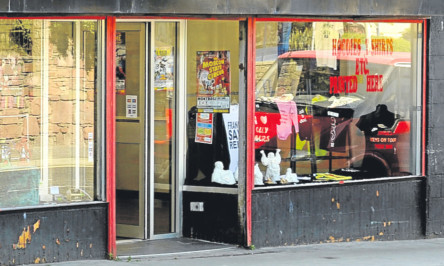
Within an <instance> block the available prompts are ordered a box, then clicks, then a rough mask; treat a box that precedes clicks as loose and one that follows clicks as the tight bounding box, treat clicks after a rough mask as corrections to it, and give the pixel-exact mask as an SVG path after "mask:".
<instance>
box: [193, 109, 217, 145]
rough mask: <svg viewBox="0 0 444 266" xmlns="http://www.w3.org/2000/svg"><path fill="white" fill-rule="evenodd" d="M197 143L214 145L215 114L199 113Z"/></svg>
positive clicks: (197, 117)
mask: <svg viewBox="0 0 444 266" xmlns="http://www.w3.org/2000/svg"><path fill="white" fill-rule="evenodd" d="M194 141H195V142H198V143H204V144H212V143H213V114H204V113H197V116H196V137H195V139H194Z"/></svg>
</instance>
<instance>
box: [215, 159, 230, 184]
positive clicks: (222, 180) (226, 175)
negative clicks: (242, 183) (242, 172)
mask: <svg viewBox="0 0 444 266" xmlns="http://www.w3.org/2000/svg"><path fill="white" fill-rule="evenodd" d="M211 182H214V183H219V184H222V185H234V184H236V180H234V176H233V173H232V172H231V171H230V170H224V164H223V163H222V162H221V161H217V162H215V163H214V170H213V174H212V175H211Z"/></svg>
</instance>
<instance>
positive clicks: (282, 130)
mask: <svg viewBox="0 0 444 266" xmlns="http://www.w3.org/2000/svg"><path fill="white" fill-rule="evenodd" d="M276 105H277V106H278V108H279V113H280V114H281V120H280V124H279V125H276V130H277V136H278V138H279V139H280V140H286V139H287V138H288V136H289V135H290V134H291V133H292V127H294V132H295V133H298V132H299V124H298V109H297V106H296V103H295V102H293V101H288V102H284V101H276Z"/></svg>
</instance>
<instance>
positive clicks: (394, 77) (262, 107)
mask: <svg viewBox="0 0 444 266" xmlns="http://www.w3.org/2000/svg"><path fill="white" fill-rule="evenodd" d="M417 33H418V25H417V24H410V23H356V22H353V23H349V22H259V23H257V35H256V41H257V42H256V114H255V148H256V162H257V165H256V176H257V178H256V181H255V183H256V185H263V184H277V183H281V184H286V183H299V182H325V181H345V180H352V179H363V178H376V177H387V176H402V175H414V174H418V171H419V169H417V168H416V165H417V164H416V160H417V156H416V155H417V152H418V143H416V141H415V140H416V134H417V128H418V126H419V122H418V119H419V118H418V117H419V113H418V112H419V111H417V110H416V108H414V107H415V106H418V105H420V104H419V99H418V98H417V90H419V89H420V88H418V87H417V79H418V73H419V68H420V64H418V62H417V60H416V58H418V56H419V54H420V53H418V50H419V49H420V48H418V46H417V44H418V39H417V37H416V36H417ZM270 156H271V157H272V158H270ZM276 157H278V159H279V160H278V159H276ZM267 161H270V162H272V161H276V162H275V163H274V164H272V163H267ZM270 165H271V166H270ZM273 165H274V166H273ZM270 167H275V168H279V169H278V170H276V171H275V172H274V174H271V172H272V171H271V168H270ZM261 175H263V177H260V176H261Z"/></svg>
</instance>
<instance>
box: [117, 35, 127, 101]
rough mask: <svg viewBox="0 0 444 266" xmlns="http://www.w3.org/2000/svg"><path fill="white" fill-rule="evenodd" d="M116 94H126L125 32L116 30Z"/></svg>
mask: <svg viewBox="0 0 444 266" xmlns="http://www.w3.org/2000/svg"><path fill="white" fill-rule="evenodd" d="M116 94H118V95H125V94H126V41H125V32H116Z"/></svg>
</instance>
